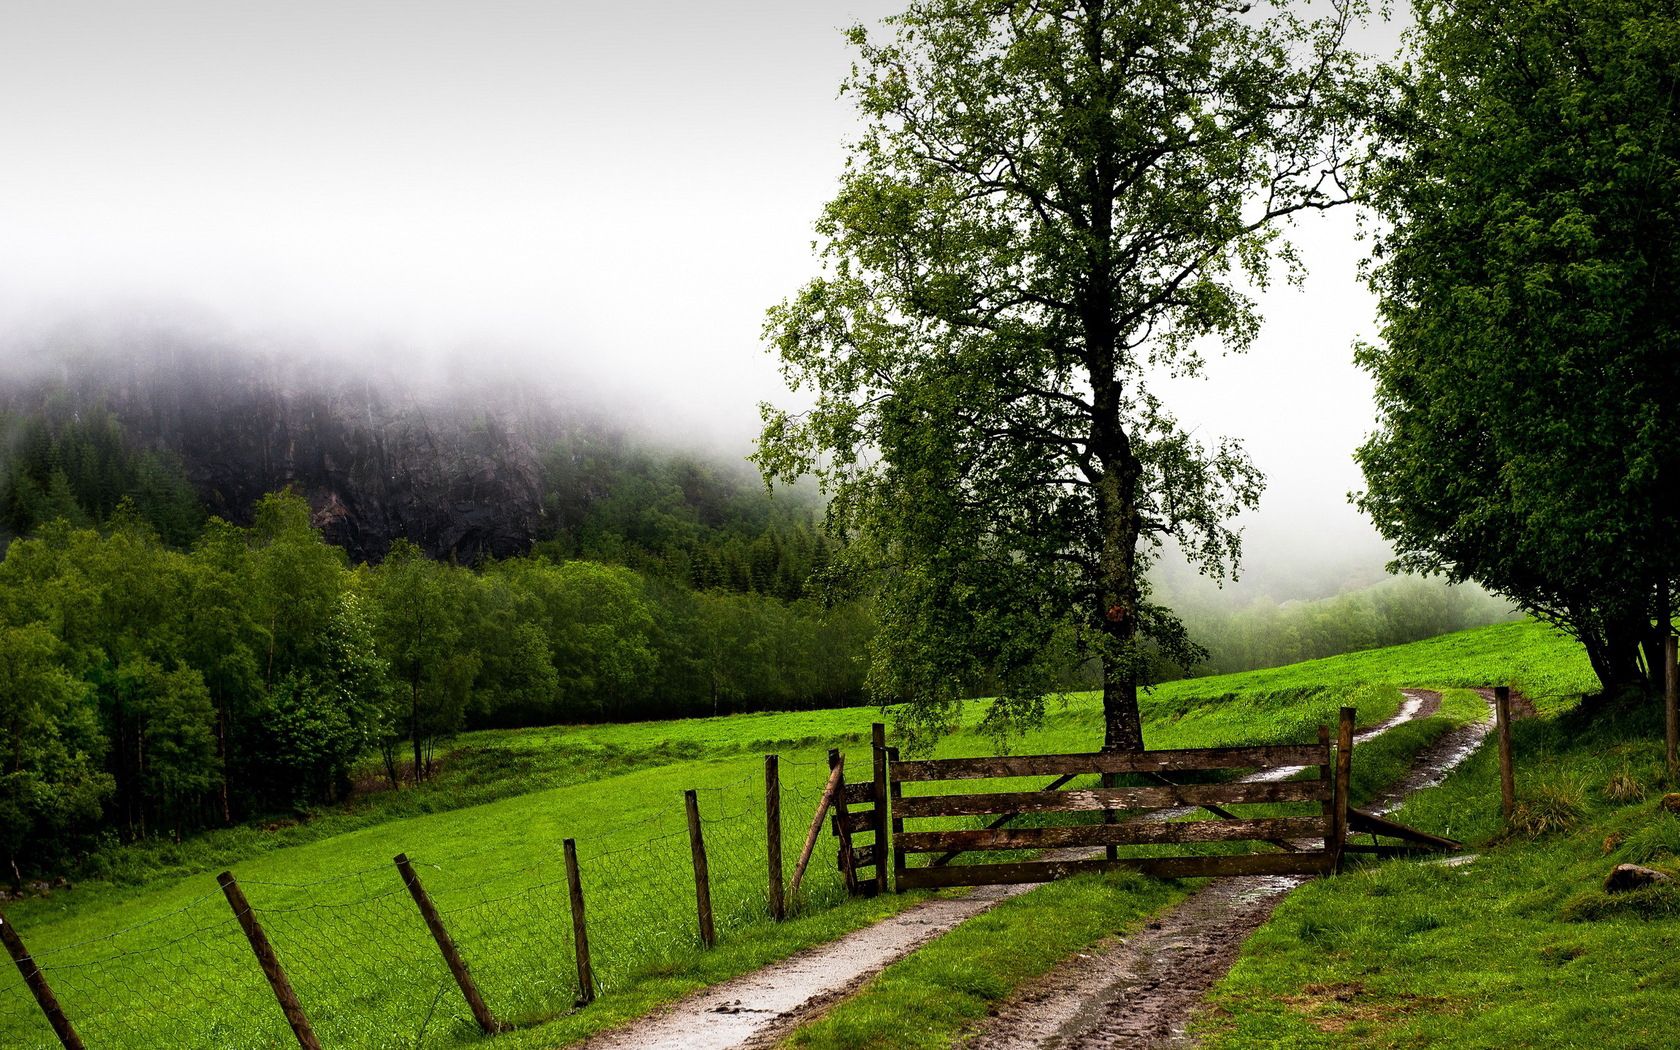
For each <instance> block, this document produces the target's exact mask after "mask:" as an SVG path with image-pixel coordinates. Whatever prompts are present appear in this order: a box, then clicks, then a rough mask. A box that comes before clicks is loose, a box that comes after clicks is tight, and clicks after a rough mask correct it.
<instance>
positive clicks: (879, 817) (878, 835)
mask: <svg viewBox="0 0 1680 1050" xmlns="http://www.w3.org/2000/svg"><path fill="white" fill-rule="evenodd" d="M870 737H871V740H870V742H871V744H872V745H873V747H872V748H871V749H870V750H871V751H872V752H873V753H874V758H875V769H874V774H875V781H874V785H873V786H874V789H875V791H874V803H875V810H874V813H873V814H871V815H872V816H873V817H874V818H875V819H874V825H875V849H876V851H877V852H878V853H881V854H882V857H881V859H883V860H884V859H885V856H884V854H885V844H886V841H887V726H886V723H884V722H876V723H875V725H874V726H873V728H872V729H871V731H870ZM875 892H876V893H885V892H887V866H886V865H885V864H876V865H875Z"/></svg>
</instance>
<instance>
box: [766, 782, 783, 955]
mask: <svg viewBox="0 0 1680 1050" xmlns="http://www.w3.org/2000/svg"><path fill="white" fill-rule="evenodd" d="M764 861H765V866H766V867H767V869H768V871H767V874H768V875H769V878H770V917H771V918H772V919H775V920H776V921H777V922H781V921H782V919H783V918H784V917H785V915H786V914H787V911H786V902H785V899H784V898H783V896H782V772H781V760H780V759H778V758H777V757H776V756H775V755H765V756H764Z"/></svg>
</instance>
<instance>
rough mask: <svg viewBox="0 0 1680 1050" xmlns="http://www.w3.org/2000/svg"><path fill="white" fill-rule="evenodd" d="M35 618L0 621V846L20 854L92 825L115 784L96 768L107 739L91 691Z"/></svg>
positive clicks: (14, 860)
mask: <svg viewBox="0 0 1680 1050" xmlns="http://www.w3.org/2000/svg"><path fill="white" fill-rule="evenodd" d="M58 650H59V643H58V639H56V638H55V637H53V635H52V632H50V631H48V630H46V629H44V628H41V627H39V626H35V625H30V626H25V627H0V754H3V755H5V756H6V759H5V765H4V768H3V769H0V849H3V850H4V851H5V853H6V858H7V861H8V862H9V864H8V866H9V867H10V869H11V872H12V874H13V877H14V878H18V872H19V867H18V858H19V857H20V856H21V857H29V856H31V855H36V856H38V855H40V854H42V853H46V854H48V855H51V854H52V853H54V852H56V850H57V849H58V848H59V847H60V844H61V843H62V842H63V841H64V840H65V839H66V838H67V837H69V836H70V835H71V834H73V833H75V832H79V831H82V830H85V829H87V828H90V827H92V826H93V825H94V824H95V822H96V821H97V820H98V819H99V813H100V805H101V803H103V802H104V800H105V799H106V798H107V797H109V796H110V794H111V792H112V790H113V789H114V787H115V785H114V784H113V782H112V779H111V777H110V775H109V774H107V773H105V772H103V771H102V770H101V769H100V761H101V759H102V758H103V757H104V755H103V752H104V750H105V741H104V739H103V738H102V737H101V736H100V734H99V726H98V719H97V717H96V714H95V710H94V706H93V703H92V697H91V696H90V691H89V690H88V688H87V687H86V685H85V684H84V683H82V682H81V681H78V680H77V679H76V677H75V676H74V675H71V674H69V673H68V672H67V671H65V670H64V669H63V667H61V666H60V665H59V661H58V657H59V651H58Z"/></svg>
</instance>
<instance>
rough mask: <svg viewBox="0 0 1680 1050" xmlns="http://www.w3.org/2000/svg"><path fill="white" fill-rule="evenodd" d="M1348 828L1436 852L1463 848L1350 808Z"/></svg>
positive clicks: (1446, 839)
mask: <svg viewBox="0 0 1680 1050" xmlns="http://www.w3.org/2000/svg"><path fill="white" fill-rule="evenodd" d="M1348 828H1349V830H1352V831H1364V832H1368V833H1370V834H1372V835H1386V836H1388V837H1389V838H1391V839H1405V840H1406V841H1407V842H1413V843H1416V844H1418V845H1420V846H1430V847H1433V848H1435V849H1437V850H1460V849H1463V848H1464V843H1462V842H1458V841H1455V840H1453V839H1448V838H1442V837H1441V836H1440V835H1431V834H1430V833H1429V832H1427V831H1419V830H1418V829H1417V828H1413V827H1408V826H1406V825H1405V824H1396V823H1395V822H1394V821H1392V820H1388V819H1387V818H1385V817H1379V816H1377V815H1376V814H1375V813H1366V812H1365V811H1363V810H1358V809H1353V808H1351V807H1350V808H1349V809H1348ZM1348 848H1349V849H1352V848H1353V847H1351V846H1349V847H1348Z"/></svg>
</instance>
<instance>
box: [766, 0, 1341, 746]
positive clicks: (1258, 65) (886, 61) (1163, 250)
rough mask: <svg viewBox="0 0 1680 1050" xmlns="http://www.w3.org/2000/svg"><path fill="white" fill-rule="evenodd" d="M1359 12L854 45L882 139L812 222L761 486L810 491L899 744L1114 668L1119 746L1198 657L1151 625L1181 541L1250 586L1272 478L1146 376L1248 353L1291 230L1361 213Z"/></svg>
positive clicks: (1158, 618) (788, 307) (1079, 9)
mask: <svg viewBox="0 0 1680 1050" xmlns="http://www.w3.org/2000/svg"><path fill="white" fill-rule="evenodd" d="M1353 15H1354V12H1352V11H1350V10H1349V9H1347V8H1343V7H1338V8H1336V9H1335V10H1333V11H1332V12H1331V13H1330V15H1329V16H1328V17H1325V18H1322V19H1307V18H1303V17H1301V16H1298V15H1296V14H1294V13H1292V12H1291V11H1290V10H1289V9H1288V8H1287V7H1286V6H1283V5H1276V6H1273V7H1269V8H1267V9H1266V11H1265V12H1264V13H1263V15H1261V14H1257V13H1252V12H1249V10H1248V5H1246V4H1245V5H1241V6H1238V5H1234V4H1232V5H1226V4H1208V3H1192V2H1187V0H1141V2H1138V0H1132V2H1126V3H1119V2H1104V0H1083V2H1071V0H1061V2H1055V0H1051V2H1039V3H978V2H973V0H917V2H915V3H913V4H911V5H910V7H909V9H908V10H907V11H906V12H905V13H904V14H902V15H899V16H896V17H894V18H891V19H888V20H887V28H888V30H889V32H888V34H887V36H886V38H884V39H876V38H874V37H872V36H871V35H870V34H869V33H868V32H867V31H865V30H864V29H863V28H861V27H859V28H855V29H853V30H852V32H851V41H852V43H853V45H854V46H855V48H856V50H857V55H858V58H857V61H856V63H855V65H854V69H853V73H852V75H851V76H850V78H849V79H848V80H847V81H846V83H845V85H844V91H845V92H847V93H848V94H850V95H851V97H852V98H853V99H854V100H855V101H856V104H857V107H858V110H859V113H860V115H861V117H862V118H863V123H864V129H863V131H862V133H861V135H860V137H859V138H858V139H857V140H856V141H855V142H853V143H852V144H851V156H850V159H849V161H848V163H847V167H846V170H845V172H844V174H843V176H842V177H841V180H840V189H839V192H838V193H837V194H836V196H835V197H834V199H833V200H832V201H830V202H829V204H828V205H827V207H826V208H825V210H824V211H823V213H822V216H821V219H820V221H819V223H818V227H817V228H818V233H819V235H820V237H821V245H822V246H821V261H822V271H821V274H820V276H818V277H817V278H816V279H815V280H813V281H812V282H810V283H809V284H807V285H806V286H805V287H804V288H803V289H802V290H801V291H800V292H799V293H798V294H797V295H795V296H793V297H792V298H790V299H788V300H786V301H785V302H783V303H782V304H781V305H779V306H777V307H775V308H774V309H772V310H771V312H770V317H769V322H768V325H767V329H766V332H767V338H768V339H769V340H770V341H771V342H772V344H773V347H774V349H775V351H776V352H777V353H778V354H779V356H780V358H781V361H782V364H783V367H784V371H785V374H786V376H787V378H788V381H789V384H790V386H791V387H793V388H794V389H795V390H801V389H805V390H809V391H812V392H814V394H815V402H814V404H813V405H812V407H811V408H810V409H809V410H808V411H799V412H795V411H785V410H775V409H770V408H767V409H766V421H765V429H764V432H763V435H762V438H761V442H760V449H759V452H758V455H757V461H758V462H759V464H760V466H761V467H762V468H763V469H764V471H765V472H766V474H767V475H768V476H771V477H773V478H781V479H790V478H794V477H797V476H800V475H802V474H804V473H806V472H808V471H815V472H816V473H817V474H818V476H819V478H820V479H821V480H822V481H823V483H824V485H825V486H826V487H827V488H828V490H829V491H830V492H831V494H832V501H831V514H832V515H833V517H834V519H835V520H836V522H837V523H838V525H839V526H840V528H841V529H842V530H844V531H845V532H846V533H847V534H849V535H850V536H851V537H852V538H853V541H854V542H853V543H852V544H851V546H850V548H849V550H848V553H847V559H848V564H849V567H851V568H852V569H854V570H858V571H861V572H862V573H863V575H864V576H865V578H867V579H868V580H869V581H870V582H871V584H872V587H873V590H874V592H875V596H876V599H877V603H878V609H879V615H880V621H881V628H882V629H881V630H880V632H879V633H878V634H877V636H876V639H877V644H876V647H875V651H874V662H873V668H872V671H871V678H870V683H871V688H872V690H873V691H874V693H875V695H876V696H877V697H878V698H879V699H881V700H882V701H896V700H906V701H910V704H909V705H908V708H907V710H908V714H907V716H906V717H905V719H904V722H905V728H907V729H909V730H911V731H917V730H927V731H937V730H939V729H940V728H942V727H944V726H946V725H948V724H949V722H950V719H951V718H952V716H953V714H954V711H955V705H956V703H957V702H958V700H959V698H960V697H961V696H962V695H964V691H965V690H967V689H972V688H973V687H974V686H975V685H976V684H977V683H978V682H982V681H984V682H987V683H988V684H991V685H993V686H994V687H995V688H997V689H998V690H999V692H1000V694H1001V695H1000V698H999V699H998V701H997V702H996V703H995V704H994V705H993V707H992V708H991V711H990V714H989V716H988V717H989V720H990V723H991V725H992V726H993V727H994V728H996V729H998V730H1000V731H1007V730H1008V729H1009V728H1010V727H1011V726H1014V725H1017V724H1019V723H1021V722H1023V721H1031V720H1033V719H1035V718H1036V717H1038V716H1039V715H1040V714H1041V712H1042V707H1043V697H1044V695H1045V694H1046V692H1047V690H1049V689H1050V688H1051V687H1052V686H1053V685H1054V684H1055V681H1056V676H1057V672H1058V669H1060V668H1063V667H1065V666H1067V663H1068V660H1069V657H1070V655H1071V656H1074V657H1078V656H1094V657H1096V658H1098V659H1099V660H1100V661H1101V664H1102V668H1103V673H1102V679H1103V694H1104V711H1105V721H1106V726H1105V747H1107V748H1110V749H1128V748H1134V749H1135V748H1139V747H1141V746H1142V727H1141V724H1140V720H1139V717H1138V709H1137V691H1138V688H1139V686H1140V684H1143V683H1144V682H1145V681H1146V678H1147V669H1148V667H1149V666H1150V665H1151V663H1152V660H1153V659H1154V657H1155V656H1156V655H1157V654H1158V652H1160V651H1162V650H1164V651H1166V652H1168V653H1169V654H1172V655H1174V656H1176V657H1178V658H1179V659H1180V660H1186V661H1188V660H1193V659H1194V658H1195V657H1196V656H1197V655H1198V650H1197V649H1196V647H1195V646H1194V645H1193V644H1191V642H1190V641H1189V640H1188V639H1187V638H1186V636H1185V634H1184V632H1183V630H1182V628H1181V626H1180V625H1179V623H1178V621H1177V620H1176V619H1175V618H1174V617H1173V615H1172V614H1171V613H1170V611H1168V610H1167V609H1164V608H1161V607H1159V606H1158V605H1156V604H1154V603H1152V602H1151V601H1150V600H1149V593H1148V588H1147V586H1146V583H1145V571H1146V569H1147V567H1148V565H1149V563H1150V560H1151V558H1152V557H1153V556H1154V554H1155V551H1156V550H1157V548H1158V547H1159V546H1160V545H1161V544H1163V543H1164V542H1165V541H1168V540H1171V541H1176V544H1177V545H1178V547H1180V548H1181V549H1182V550H1183V551H1184V552H1185V553H1186V555H1187V556H1188V557H1189V558H1190V559H1191V560H1192V561H1193V562H1195V563H1196V564H1197V565H1198V566H1199V567H1200V568H1201V569H1202V570H1203V571H1205V572H1207V573H1210V574H1213V575H1216V576H1217V575H1220V574H1224V573H1227V572H1231V571H1233V570H1234V569H1235V567H1236V563H1237V559H1238V555H1239V553H1240V538H1239V535H1238V533H1237V531H1236V530H1235V529H1234V528H1233V527H1232V526H1231V519H1232V518H1233V516H1234V515H1235V514H1236V513H1237V512H1239V511H1240V510H1242V509H1244V508H1247V507H1252V506H1254V505H1255V503H1256V501H1257V499H1258V497H1259V494H1260V489H1261V475H1260V472H1259V471H1258V470H1257V469H1256V468H1255V467H1254V466H1253V464H1252V463H1250V461H1249V460H1248V458H1247V457H1246V456H1245V454H1244V453H1243V451H1242V448H1241V446H1240V444H1239V443H1238V442H1236V441H1233V440H1217V441H1213V442H1203V441H1201V440H1198V439H1197V438H1194V437H1192V436H1191V434H1189V433H1188V432H1187V431H1186V429H1185V428H1184V427H1182V426H1181V425H1180V424H1179V423H1178V421H1177V420H1176V419H1175V418H1174V416H1173V414H1172V412H1171V411H1170V409H1169V408H1168V406H1167V405H1165V404H1163V403H1162V401H1161V400H1160V398H1159V397H1158V396H1156V394H1155V393H1154V392H1152V388H1151V380H1152V379H1153V378H1156V377H1159V376H1162V375H1170V376H1186V375H1190V376H1193V375H1196V374H1198V373H1200V372H1201V371H1202V369H1203V366H1204V360H1205V355H1206V351H1207V350H1208V349H1209V348H1210V347H1212V346H1219V347H1222V348H1224V349H1226V350H1230V351H1240V350H1243V349H1245V348H1247V347H1248V346H1249V345H1250V344H1251V343H1252V341H1253V340H1254V338H1255V335H1256V333H1257V332H1258V330H1259V327H1260V318H1259V316H1258V314H1257V312H1256V307H1255V303H1254V300H1253V299H1252V298H1251V296H1250V294H1249V292H1250V290H1251V289H1252V288H1253V287H1255V286H1263V285H1264V284H1265V283H1266V281H1267V279H1268V275H1269V274H1270V273H1271V271H1272V269H1273V263H1274V262H1276V261H1279V260H1281V261H1282V262H1283V263H1284V264H1285V266H1286V268H1290V269H1291V270H1293V266H1294V263H1295V259H1294V256H1293V255H1292V254H1291V253H1290V251H1289V250H1288V247H1287V245H1286V243H1285V242H1283V241H1282V240H1280V237H1279V233H1280V224H1281V223H1282V222H1283V221H1284V220H1286V219H1287V217H1289V216H1291V215H1293V214H1295V213H1299V212H1305V211H1312V210H1317V209H1324V208H1329V207H1332V206H1335V205H1337V204H1340V203H1343V202H1344V201H1345V200H1346V199H1347V196H1346V193H1345V192H1344V189H1343V186H1342V184H1341V182H1340V181H1339V175H1340V172H1341V170H1342V168H1343V167H1344V164H1345V158H1344V154H1345V153H1346V148H1347V144H1348V143H1349V142H1350V141H1351V136H1352V134H1353V129H1354V127H1355V123H1356V122H1355V119H1354V118H1355V114H1356V112H1357V102H1358V100H1359V97H1360V90H1359V88H1360V84H1361V74H1360V73H1359V68H1360V67H1359V64H1358V61H1357V56H1355V55H1353V54H1352V53H1350V52H1349V51H1348V49H1347V48H1346V47H1345V46H1344V36H1345V33H1346V30H1347V28H1348V26H1349V24H1350V19H1351V18H1352V17H1353Z"/></svg>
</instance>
